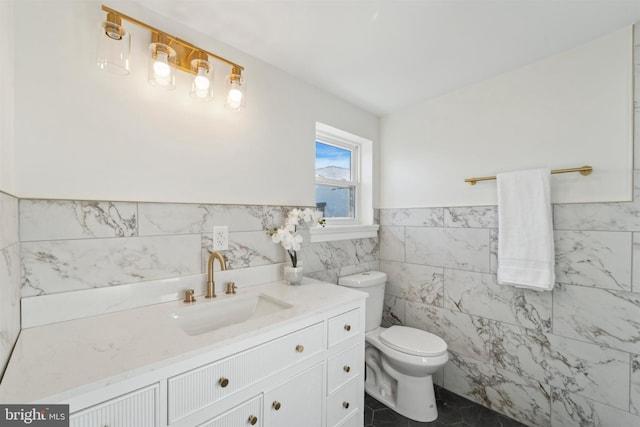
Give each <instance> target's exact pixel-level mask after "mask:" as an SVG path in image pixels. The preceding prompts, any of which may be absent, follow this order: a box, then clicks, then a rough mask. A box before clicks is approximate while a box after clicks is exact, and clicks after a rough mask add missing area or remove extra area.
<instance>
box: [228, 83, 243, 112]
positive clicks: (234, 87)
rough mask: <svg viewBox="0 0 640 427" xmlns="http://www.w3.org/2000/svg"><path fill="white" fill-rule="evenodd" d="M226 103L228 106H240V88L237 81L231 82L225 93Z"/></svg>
mask: <svg viewBox="0 0 640 427" xmlns="http://www.w3.org/2000/svg"><path fill="white" fill-rule="evenodd" d="M227 105H228V106H229V107H230V108H234V109H236V108H240V107H241V106H242V89H240V85H238V84H237V83H232V84H231V89H229V93H228V94H227Z"/></svg>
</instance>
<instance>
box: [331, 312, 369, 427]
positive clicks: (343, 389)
mask: <svg viewBox="0 0 640 427" xmlns="http://www.w3.org/2000/svg"><path fill="white" fill-rule="evenodd" d="M363 315H364V309H363V308H358V309H355V310H349V311H346V312H344V313H341V314H339V315H337V316H333V317H331V318H330V319H329V320H328V322H327V324H328V328H327V329H328V336H327V346H328V350H329V354H330V356H329V357H328V359H327V410H326V412H327V424H326V425H327V427H334V426H341V425H350V424H353V425H362V424H363V419H364V418H363V413H364V374H363V372H364V331H363V330H362V327H363V325H364V317H363Z"/></svg>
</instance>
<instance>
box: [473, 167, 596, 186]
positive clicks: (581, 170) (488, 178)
mask: <svg viewBox="0 0 640 427" xmlns="http://www.w3.org/2000/svg"><path fill="white" fill-rule="evenodd" d="M592 171H593V168H592V167H591V166H582V167H579V168H568V169H554V170H552V171H551V173H552V174H556V173H570V172H579V173H580V175H583V176H587V175H589V174H591V172H592ZM494 179H496V177H495V176H483V177H481V178H467V179H465V180H464V182H468V183H469V185H476V182H478V181H492V180H494Z"/></svg>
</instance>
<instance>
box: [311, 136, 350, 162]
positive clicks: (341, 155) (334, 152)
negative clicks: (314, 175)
mask: <svg viewBox="0 0 640 427" xmlns="http://www.w3.org/2000/svg"><path fill="white" fill-rule="evenodd" d="M327 166H337V167H339V168H345V169H351V151H349V150H345V149H344V148H338V147H334V146H333V145H328V144H323V143H322V142H318V141H316V169H320V168H324V167H327Z"/></svg>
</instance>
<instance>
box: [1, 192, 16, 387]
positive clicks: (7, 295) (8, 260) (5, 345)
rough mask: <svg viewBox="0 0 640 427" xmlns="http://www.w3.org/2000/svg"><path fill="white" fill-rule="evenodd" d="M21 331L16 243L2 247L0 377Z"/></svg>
mask: <svg viewBox="0 0 640 427" xmlns="http://www.w3.org/2000/svg"><path fill="white" fill-rule="evenodd" d="M16 207H17V205H16ZM19 333H20V249H19V244H18V243H14V244H12V245H10V246H7V247H5V248H2V249H0V379H1V378H2V373H3V371H4V367H5V364H6V362H7V361H8V360H9V356H10V355H11V350H12V349H13V345H14V344H15V342H16V339H17V338H18V334H19Z"/></svg>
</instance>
